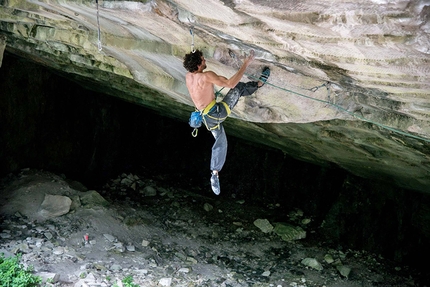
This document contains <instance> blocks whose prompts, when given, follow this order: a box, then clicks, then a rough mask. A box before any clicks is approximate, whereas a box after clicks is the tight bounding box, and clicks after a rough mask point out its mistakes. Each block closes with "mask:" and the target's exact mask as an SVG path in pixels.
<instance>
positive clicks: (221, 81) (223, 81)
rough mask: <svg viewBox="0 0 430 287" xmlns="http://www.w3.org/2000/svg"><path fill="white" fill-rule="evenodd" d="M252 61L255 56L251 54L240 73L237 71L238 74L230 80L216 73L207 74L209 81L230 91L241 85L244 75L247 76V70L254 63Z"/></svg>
mask: <svg viewBox="0 0 430 287" xmlns="http://www.w3.org/2000/svg"><path fill="white" fill-rule="evenodd" d="M252 61H254V55H253V54H251V55H250V56H248V57H247V58H246V59H245V61H244V62H243V64H242V66H241V67H240V69H239V71H237V72H236V74H234V75H233V76H232V77H231V78H230V79H227V78H226V77H223V76H219V75H217V74H216V73H214V72H206V77H207V81H208V82H211V83H212V84H215V85H217V86H220V87H226V88H230V89H231V88H234V87H235V86H236V85H237V84H238V83H239V81H240V79H242V77H243V75H244V74H245V71H246V68H247V67H248V66H249V64H251V63H252Z"/></svg>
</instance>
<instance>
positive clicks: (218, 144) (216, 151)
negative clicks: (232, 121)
mask: <svg viewBox="0 0 430 287" xmlns="http://www.w3.org/2000/svg"><path fill="white" fill-rule="evenodd" d="M211 132H212V135H213V136H214V138H215V143H214V145H213V146H212V158H211V170H212V171H217V172H219V171H220V170H221V169H222V167H223V166H224V163H225V159H226V157H227V136H226V134H225V131H224V127H223V126H222V124H220V125H219V127H218V128H216V129H214V130H211Z"/></svg>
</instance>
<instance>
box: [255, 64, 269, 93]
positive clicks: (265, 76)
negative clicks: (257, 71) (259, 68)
mask: <svg viewBox="0 0 430 287" xmlns="http://www.w3.org/2000/svg"><path fill="white" fill-rule="evenodd" d="M269 76H270V68H269V67H264V69H263V72H261V76H260V78H259V79H258V81H259V82H261V84H260V83H258V87H259V88H261V87H262V86H264V84H265V83H266V82H267V79H268V78H269Z"/></svg>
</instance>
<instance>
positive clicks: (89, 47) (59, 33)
mask: <svg viewBox="0 0 430 287" xmlns="http://www.w3.org/2000/svg"><path fill="white" fill-rule="evenodd" d="M0 3H1V6H0V52H1V54H2V53H3V50H4V48H5V50H6V51H8V52H9V53H13V54H16V55H18V56H20V57H23V58H27V59H29V60H33V61H35V62H37V63H40V64H43V65H45V66H48V67H50V68H52V69H56V70H58V72H60V73H62V74H63V75H65V76H67V77H68V78H71V79H74V80H75V81H79V82H80V83H81V84H82V85H84V86H85V87H88V88H90V89H94V90H97V91H101V92H104V93H106V94H109V95H112V96H115V97H119V98H122V99H124V100H126V101H129V102H132V103H136V104H139V105H143V106H146V107H149V108H151V109H154V110H158V111H160V112H163V113H164V114H166V115H168V116H170V117H174V118H177V119H178V120H180V121H183V122H184V124H186V122H187V121H188V116H189V112H190V111H192V110H193V107H192V102H191V100H190V98H189V95H188V92H187V89H186V87H185V82H184V76H185V72H186V71H185V69H184V68H183V67H182V58H183V56H184V55H185V54H186V53H188V52H189V51H190V49H191V48H192V47H191V46H192V44H194V47H195V48H198V49H200V50H202V51H203V52H204V54H205V57H206V59H207V64H208V68H209V69H211V70H213V71H216V72H217V73H219V74H222V75H225V76H227V77H229V76H231V75H233V74H234V73H235V71H236V70H237V69H238V67H239V65H240V62H241V59H243V58H244V57H245V55H246V54H248V53H249V52H250V51H251V50H254V51H255V54H256V61H254V62H253V64H252V65H251V66H250V67H249V68H248V70H247V72H246V77H244V79H243V80H244V81H247V80H249V79H251V80H252V79H255V78H258V76H259V73H260V71H261V69H262V67H264V66H269V67H270V69H271V71H272V74H271V77H270V79H269V82H268V84H267V85H266V86H265V87H264V88H263V89H260V90H259V91H258V92H257V93H256V95H255V96H252V97H249V98H246V99H242V100H241V101H240V103H239V104H238V106H237V108H236V109H235V111H234V112H233V114H232V116H231V119H229V120H227V121H226V127H227V133H228V134H230V135H235V136H238V137H241V138H244V139H248V140H251V141H254V142H258V143H262V144H265V145H267V146H271V147H275V148H278V149H280V150H282V151H283V152H284V153H286V154H289V155H291V156H293V157H295V158H297V159H301V160H304V161H309V162H313V163H316V164H320V165H331V164H334V165H338V166H340V167H342V168H344V169H346V170H348V171H350V172H352V173H354V174H356V175H359V176H363V177H367V178H378V179H383V180H388V181H391V182H393V183H395V184H397V185H399V186H401V187H404V188H409V189H414V190H419V191H423V192H428V191H430V147H429V144H430V124H429V120H430V36H429V32H430V23H429V19H430V2H429V1H427V0H423V1H386V0H373V1H370V0H369V1H366V0H363V1H346V0H345V1H341V0H337V1H332V0H331V1H321V0H320V1H310V0H309V1H281V0H274V1H261V0H238V1H215V0H207V1H197V0H187V1H185V0H179V1H162V0H157V1H140V2H131V1H99V2H98V3H97V2H96V1H83V0H82V1H71V0H62V1H55V0H54V1H47V0H42V1H24V0H22V1H16V0H10V1H8V0H2V1H0ZM0 59H1V57H0ZM222 93H225V90H223V91H222Z"/></svg>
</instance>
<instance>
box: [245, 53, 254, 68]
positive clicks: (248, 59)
mask: <svg viewBox="0 0 430 287" xmlns="http://www.w3.org/2000/svg"><path fill="white" fill-rule="evenodd" d="M254 59H255V51H254V50H251V51H249V56H248V57H246V58H245V61H244V62H243V64H244V65H245V66H246V67H248V66H249V64H251V63H252V61H254Z"/></svg>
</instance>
